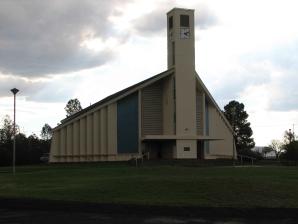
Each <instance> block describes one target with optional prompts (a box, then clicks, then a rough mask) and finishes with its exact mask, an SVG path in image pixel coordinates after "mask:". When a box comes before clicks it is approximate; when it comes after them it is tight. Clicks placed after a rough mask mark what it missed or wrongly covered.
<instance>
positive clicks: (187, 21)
mask: <svg viewBox="0 0 298 224" xmlns="http://www.w3.org/2000/svg"><path fill="white" fill-rule="evenodd" d="M167 39H168V41H167V49H168V70H166V71H164V72H161V73H160V74H157V75H155V76H153V77H151V78H149V79H147V80H144V81H142V82H139V83H137V84H135V85H133V86H130V87H128V88H126V89H124V90H122V91H120V92H117V93H115V94H113V95H110V96H108V97H106V98H104V99H102V100H101V101H99V102H97V103H95V104H93V105H91V106H89V107H87V108H85V109H83V110H81V111H80V112H77V113H75V114H73V115H72V116H69V117H67V118H65V119H64V120H62V121H61V124H60V125H58V126H57V127H55V128H54V129H53V138H52V143H51V151H50V162H54V163H59V162H91V161H125V160H129V159H131V158H139V157H141V156H142V155H145V154H146V155H148V156H149V158H150V159H218V158H230V159H232V158H236V151H235V145H234V139H233V130H232V128H231V126H230V124H229V122H228V121H227V119H226V118H225V116H224V115H223V113H222V112H221V110H220V108H219V107H218V105H217V103H216V102H215V100H214V99H213V97H212V96H211V94H210V93H209V91H208V89H207V88H206V86H205V85H204V83H203V82H202V80H201V79H200V77H199V76H198V74H197V73H196V71H195V26H194V10H190V9H182V8H174V9H172V10H171V11H169V12H168V13H167Z"/></svg>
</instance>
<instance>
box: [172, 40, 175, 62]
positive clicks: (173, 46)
mask: <svg viewBox="0 0 298 224" xmlns="http://www.w3.org/2000/svg"><path fill="white" fill-rule="evenodd" d="M172 65H175V42H174V41H173V42H172Z"/></svg>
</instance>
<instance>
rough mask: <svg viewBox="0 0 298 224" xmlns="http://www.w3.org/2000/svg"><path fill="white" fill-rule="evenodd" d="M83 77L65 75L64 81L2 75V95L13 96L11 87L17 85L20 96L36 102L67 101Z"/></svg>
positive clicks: (0, 78) (0, 81)
mask: <svg viewBox="0 0 298 224" xmlns="http://www.w3.org/2000/svg"><path fill="white" fill-rule="evenodd" d="M81 78H82V77H74V76H70V75H69V76H64V77H63V82H62V81H59V80H56V79H46V80H34V81H32V80H30V79H27V78H22V77H16V76H10V75H9V76H8V75H5V76H3V75H0V96H1V97H8V96H12V93H11V92H10V89H12V88H15V87H17V88H18V89H19V90H20V92H19V93H18V95H19V96H22V97H25V98H26V100H28V101H35V102H67V100H68V99H69V98H70V97H71V96H72V95H73V93H74V91H75V89H76V87H78V86H79V85H80V81H81Z"/></svg>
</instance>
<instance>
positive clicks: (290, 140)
mask: <svg viewBox="0 0 298 224" xmlns="http://www.w3.org/2000/svg"><path fill="white" fill-rule="evenodd" d="M223 113H224V114H225V116H226V118H227V120H228V121H229V123H230V124H231V126H232V128H233V132H234V140H235V144H236V149H237V153H238V154H239V155H246V156H251V157H254V158H257V159H263V158H264V156H265V155H266V153H269V152H272V151H273V152H275V154H276V159H279V160H288V161H298V141H296V140H295V139H296V138H295V133H294V132H293V131H291V129H289V130H288V131H285V133H284V139H283V141H279V140H272V142H271V144H270V145H269V146H266V147H264V148H263V152H256V151H253V150H252V149H253V148H254V146H255V142H254V139H253V138H252V135H253V131H252V129H251V127H250V123H249V122H248V120H247V119H248V113H247V112H246V111H245V110H244V104H243V103H239V102H237V101H235V100H233V101H230V102H229V103H228V104H227V105H226V106H225V107H224V111H223Z"/></svg>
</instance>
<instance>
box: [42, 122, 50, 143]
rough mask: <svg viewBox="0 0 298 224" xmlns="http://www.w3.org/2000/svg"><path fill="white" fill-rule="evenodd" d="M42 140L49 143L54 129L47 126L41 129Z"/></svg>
mask: <svg viewBox="0 0 298 224" xmlns="http://www.w3.org/2000/svg"><path fill="white" fill-rule="evenodd" d="M40 136H41V138H42V139H43V140H45V141H49V140H50V139H51V138H52V128H51V126H50V125H48V124H45V125H44V126H43V127H42V129H41V134H40Z"/></svg>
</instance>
